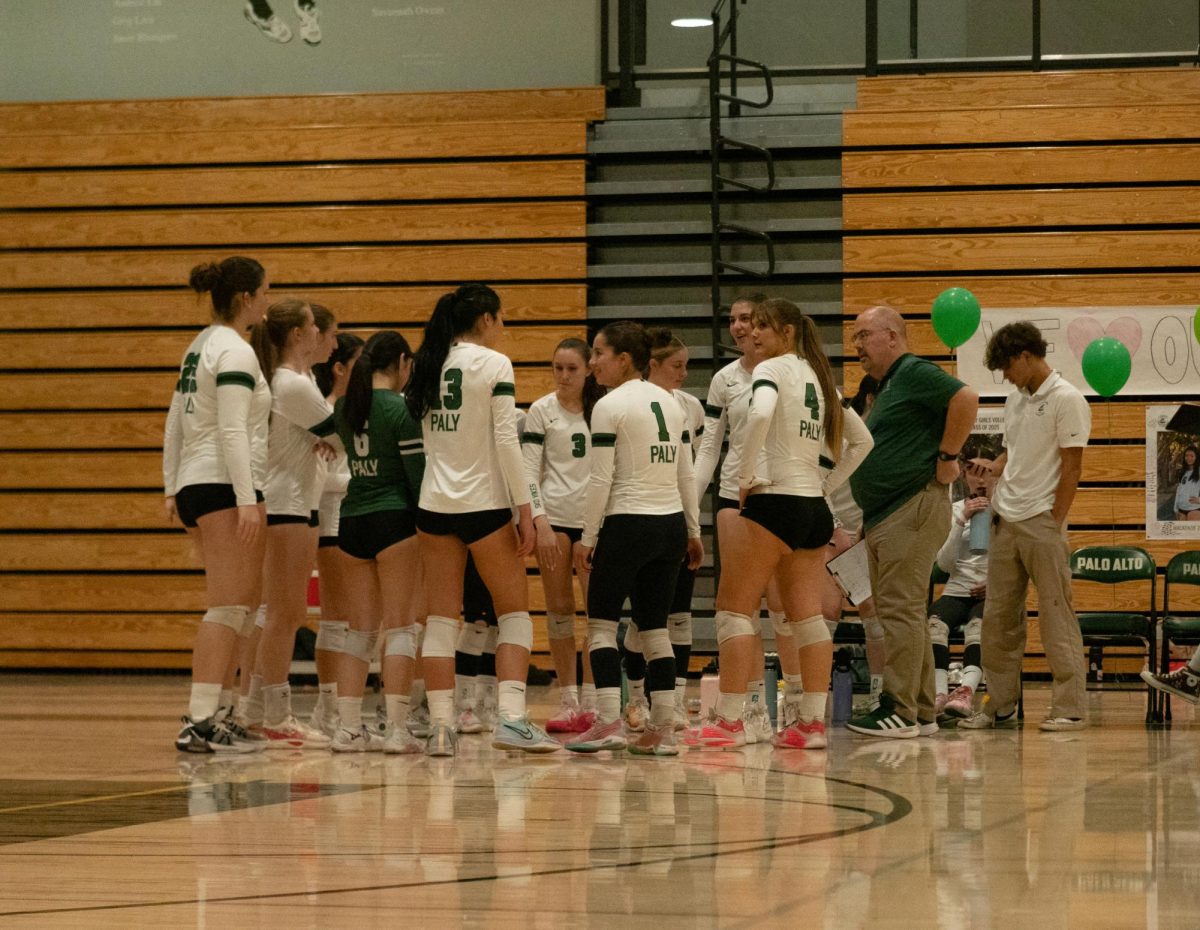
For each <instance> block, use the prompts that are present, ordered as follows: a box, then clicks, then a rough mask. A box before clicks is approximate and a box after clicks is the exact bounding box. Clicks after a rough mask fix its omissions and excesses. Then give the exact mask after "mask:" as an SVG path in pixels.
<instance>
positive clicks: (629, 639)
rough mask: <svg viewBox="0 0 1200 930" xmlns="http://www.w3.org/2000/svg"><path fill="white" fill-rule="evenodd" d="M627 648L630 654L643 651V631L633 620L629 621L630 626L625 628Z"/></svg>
mask: <svg viewBox="0 0 1200 930" xmlns="http://www.w3.org/2000/svg"><path fill="white" fill-rule="evenodd" d="M625 648H626V649H628V650H629V651H630V652H641V651H642V631H641V630H639V629H638V627H637V624H636V623H634V622H633V621H632V620H631V621H629V626H627V627H625Z"/></svg>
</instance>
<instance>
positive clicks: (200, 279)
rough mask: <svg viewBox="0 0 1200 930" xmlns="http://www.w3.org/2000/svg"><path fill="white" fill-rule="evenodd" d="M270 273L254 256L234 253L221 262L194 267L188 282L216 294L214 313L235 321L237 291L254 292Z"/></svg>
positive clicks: (200, 291) (195, 287) (213, 299)
mask: <svg viewBox="0 0 1200 930" xmlns="http://www.w3.org/2000/svg"><path fill="white" fill-rule="evenodd" d="M266 275H267V273H266V271H264V270H263V266H262V265H260V264H259V263H258V262H256V261H255V260H254V259H253V258H246V257H244V256H241V255H234V256H232V257H231V258H227V259H225V260H224V261H223V262H221V263H220V264H219V265H218V264H215V263H214V262H205V263H204V264H203V265H197V266H196V267H195V268H193V269H192V273H191V274H190V275H189V276H188V286H189V287H191V289H192V290H193V291H195V292H196V293H197V294H212V305H213V313H214V314H215V315H216V316H217V317H218V318H219V319H220V320H222V321H224V322H226V323H232V322H233V320H234V317H235V316H236V315H237V314H236V313H235V312H234V309H233V298H234V296H235V295H237V294H253V293H254V292H255V291H257V290H258V289H259V288H260V287H262V283H263V279H264V278H265V277H266Z"/></svg>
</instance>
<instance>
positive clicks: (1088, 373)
mask: <svg viewBox="0 0 1200 930" xmlns="http://www.w3.org/2000/svg"><path fill="white" fill-rule="evenodd" d="M1132 367H1133V362H1132V360H1131V359H1130V358H1129V350H1128V349H1127V348H1125V343H1123V342H1122V341H1121V340H1120V339H1115V338H1113V337H1112V336H1104V337H1102V338H1100V339H1094V340H1092V342H1090V343H1089V344H1088V347H1087V348H1086V349H1084V350H1083V376H1084V377H1085V378H1087V383H1088V384H1090V385H1091V386H1092V390H1093V391H1095V392H1096V393H1097V394H1099V395H1100V396H1101V397H1112V396H1113V395H1114V394H1116V393H1117V391H1119V390H1121V388H1123V387H1124V386H1125V382H1126V381H1128V380H1129V372H1130V370H1131V369H1132Z"/></svg>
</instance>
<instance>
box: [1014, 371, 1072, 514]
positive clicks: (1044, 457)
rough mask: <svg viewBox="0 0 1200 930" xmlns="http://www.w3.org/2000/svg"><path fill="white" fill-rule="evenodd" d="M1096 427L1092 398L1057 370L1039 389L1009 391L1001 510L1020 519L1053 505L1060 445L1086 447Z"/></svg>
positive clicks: (1044, 510)
mask: <svg viewBox="0 0 1200 930" xmlns="http://www.w3.org/2000/svg"><path fill="white" fill-rule="evenodd" d="M1091 431H1092V413H1091V410H1090V409H1089V408H1088V403H1087V401H1086V400H1084V397H1083V395H1082V394H1080V393H1079V391H1078V389H1076V387H1075V386H1074V385H1073V384H1071V383H1070V382H1068V381H1066V380H1065V379H1064V378H1063V377H1062V375H1060V374H1059V373H1058V372H1057V371H1051V372H1050V375H1049V376H1048V377H1047V378H1046V380H1045V381H1043V382H1042V383H1041V385H1040V386H1039V387H1038V389H1037V390H1036V391H1035V392H1034V393H1033V394H1027V393H1025V392H1024V391H1013V392H1012V393H1011V394H1009V395H1008V400H1007V402H1006V403H1005V404H1004V444H1005V447H1006V448H1007V449H1008V461H1007V463H1006V464H1005V466H1004V474H1003V475H1001V476H1000V481H999V483H998V484H997V485H996V491H995V493H994V494H993V495H992V507H993V508H994V509H995V511H996V513H998V514H999V515H1000V516H1001V517H1003V518H1004V519H1005V520H1007V521H1009V522H1010V523H1016V522H1019V521H1021V520H1028V519H1029V518H1030V517H1035V516H1037V515H1038V514H1039V513H1045V512H1046V511H1047V510H1050V509H1052V508H1053V507H1054V489H1055V488H1056V487H1058V479H1059V477H1060V476H1061V475H1062V455H1061V454H1060V452H1059V450H1060V449H1073V448H1077V447H1082V446H1086V445H1087V443H1088V436H1089V434H1090V433H1091Z"/></svg>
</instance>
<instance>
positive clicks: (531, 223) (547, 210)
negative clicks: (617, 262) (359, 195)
mask: <svg viewBox="0 0 1200 930" xmlns="http://www.w3.org/2000/svg"><path fill="white" fill-rule="evenodd" d="M585 213H586V211H585V210H584V205H583V203H581V202H575V201H551V202H544V203H536V202H521V203H439V204H420V205H402V206H382V207H377V206H329V207H252V208H240V207H234V208H227V207H218V208H207V209H197V208H195V207H188V208H181V209H176V210H133V211H131V210H117V211H110V210H87V211H71V210H63V211H54V212H41V211H39V212H35V213H12V214H9V215H7V216H6V217H5V221H4V223H3V225H0V248H5V249H51V248H53V249H63V248H97V249H107V248H115V247H129V246H200V245H203V246H213V245H217V246H220V247H221V248H223V249H234V248H238V247H240V246H242V245H246V246H253V245H254V244H257V243H271V244H273V245H283V244H288V243H292V244H299V245H306V244H308V243H310V242H328V243H335V242H350V243H354V242H388V243H402V242H431V241H438V240H441V241H455V240H492V239H500V240H505V239H572V238H579V237H581V236H583V235H585V233H586V222H587V221H586V215H585Z"/></svg>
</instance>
